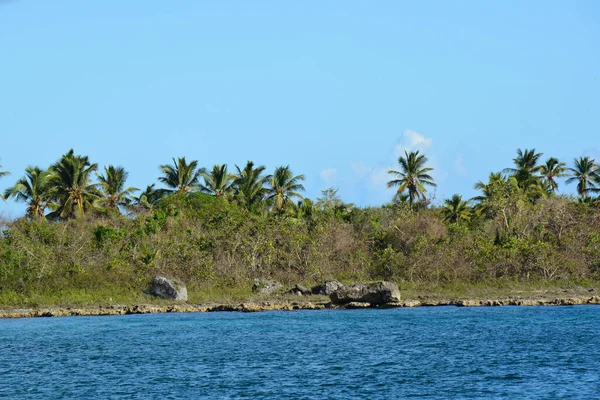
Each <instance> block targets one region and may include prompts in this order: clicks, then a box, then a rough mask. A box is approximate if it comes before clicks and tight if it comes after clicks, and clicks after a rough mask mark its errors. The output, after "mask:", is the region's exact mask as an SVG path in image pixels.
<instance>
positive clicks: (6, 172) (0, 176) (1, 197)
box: [0, 165, 10, 200]
mask: <svg viewBox="0 0 600 400" xmlns="http://www.w3.org/2000/svg"><path fill="white" fill-rule="evenodd" d="M0 168H2V165H0ZM6 175H10V172H8V171H0V178H2V177H3V176H6ZM0 199H2V200H4V196H2V193H0Z"/></svg>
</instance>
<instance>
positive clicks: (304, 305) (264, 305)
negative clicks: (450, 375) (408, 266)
mask: <svg viewBox="0 0 600 400" xmlns="http://www.w3.org/2000/svg"><path fill="white" fill-rule="evenodd" d="M582 304H600V296H592V297H565V298H535V299H521V298H506V299H481V300H479V299H478V300H475V299H461V300H403V301H401V302H397V303H387V304H382V305H372V304H370V303H361V302H351V303H347V304H344V305H333V304H331V303H318V302H314V303H313V302H278V301H273V302H270V301H263V302H258V303H253V302H249V303H241V304H237V305H226V304H202V305H191V304H176V305H168V306H157V305H149V304H140V305H135V306H125V305H113V306H107V307H95V308H37V309H13V310H0V318H32V317H66V316H101V315H126V314H153V313H169V312H214V311H238V312H257V311H293V310H322V309H326V308H329V309H357V308H368V307H372V308H390V307H428V306H460V307H489V306H568V305H582Z"/></svg>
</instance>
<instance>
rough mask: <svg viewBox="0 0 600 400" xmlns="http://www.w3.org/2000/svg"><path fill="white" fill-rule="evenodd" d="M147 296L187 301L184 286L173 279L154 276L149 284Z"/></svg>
mask: <svg viewBox="0 0 600 400" xmlns="http://www.w3.org/2000/svg"><path fill="white" fill-rule="evenodd" d="M147 293H148V294H151V295H153V296H158V297H162V298H164V299H171V300H181V301H187V299H188V293H187V288H186V287H185V285H184V284H183V283H181V282H179V281H177V280H175V279H169V278H165V277H164V276H156V277H154V279H153V280H152V283H150V288H149V289H148V292H147Z"/></svg>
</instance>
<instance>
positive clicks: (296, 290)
mask: <svg viewBox="0 0 600 400" xmlns="http://www.w3.org/2000/svg"><path fill="white" fill-rule="evenodd" d="M289 293H290V294H295V295H298V296H308V295H310V294H311V291H310V290H308V288H306V287H304V286H302V285H296V286H294V287H293V288H292V289H290V291H289Z"/></svg>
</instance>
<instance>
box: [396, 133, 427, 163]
mask: <svg viewBox="0 0 600 400" xmlns="http://www.w3.org/2000/svg"><path fill="white" fill-rule="evenodd" d="M398 142H399V143H397V144H396V146H395V148H394V156H395V157H396V158H398V157H400V156H401V155H403V154H404V152H405V151H414V150H423V149H427V148H429V147H431V145H432V144H433V140H432V139H430V138H426V137H425V136H423V135H421V134H420V133H418V132H415V131H411V130H410V129H407V130H405V131H404V132H402V136H401V138H400V140H399V141H398Z"/></svg>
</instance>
